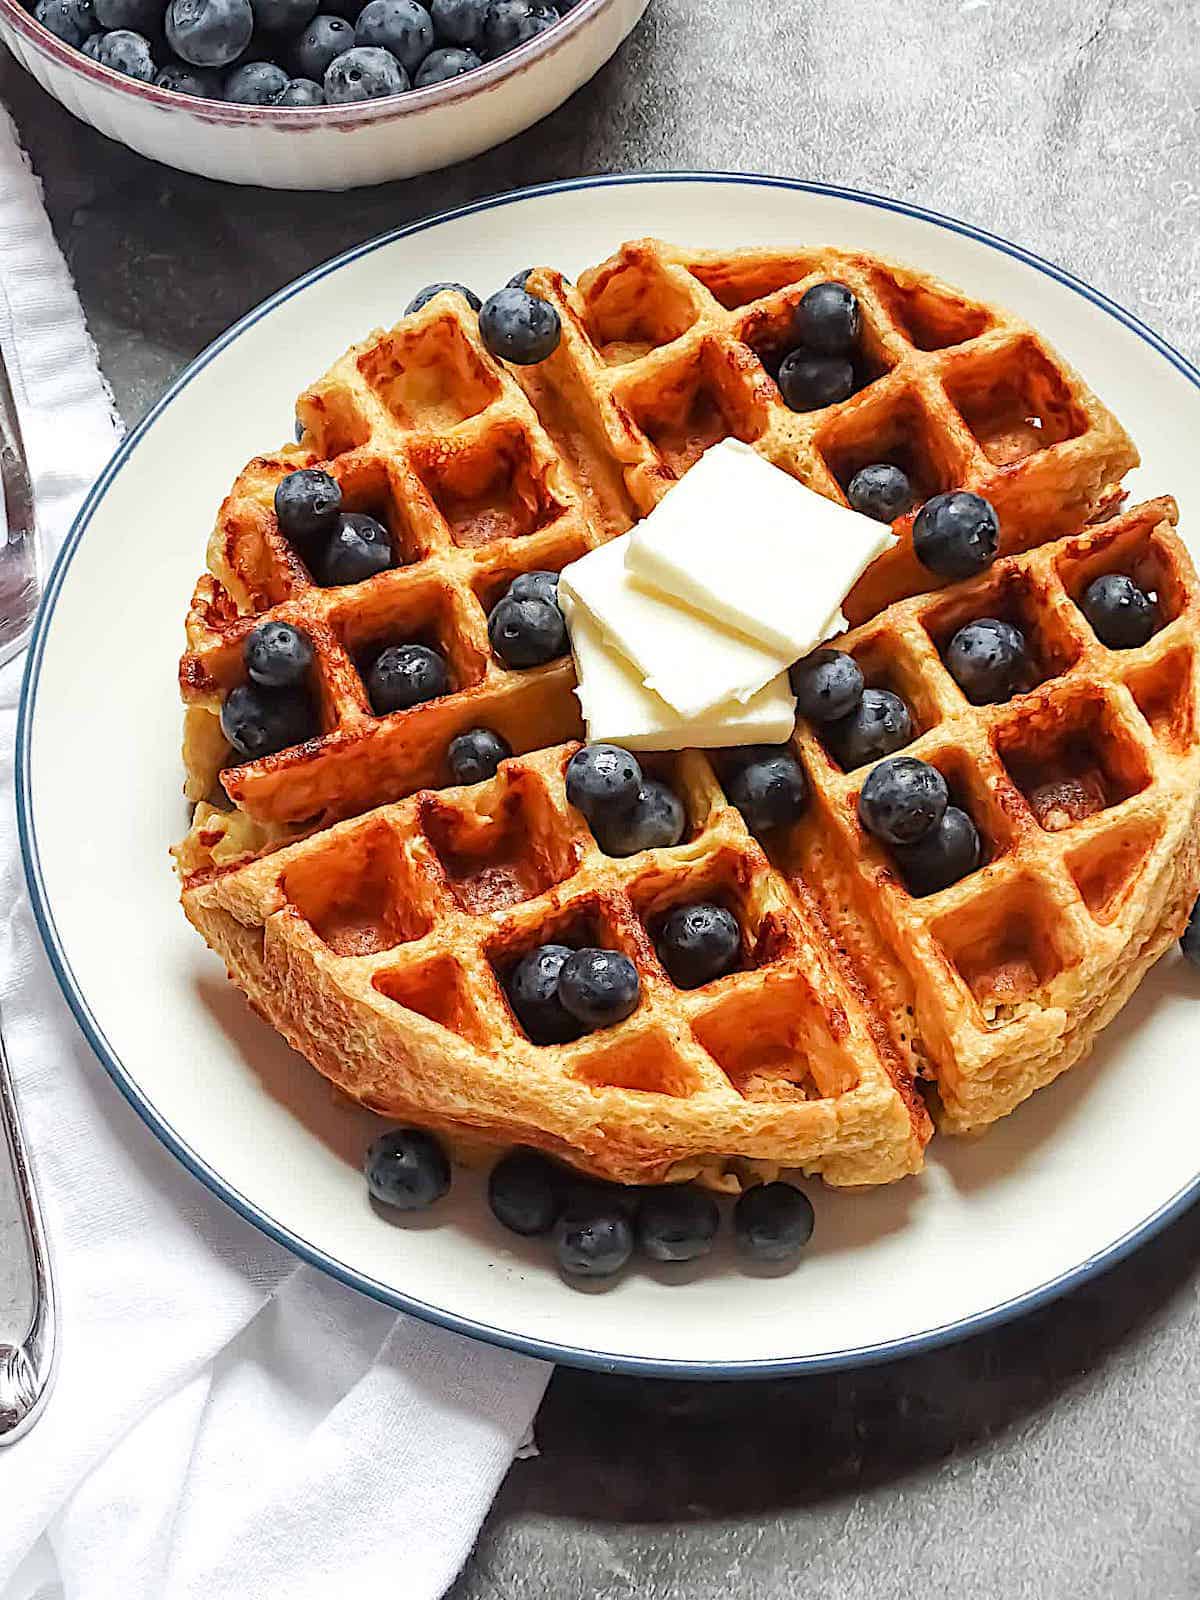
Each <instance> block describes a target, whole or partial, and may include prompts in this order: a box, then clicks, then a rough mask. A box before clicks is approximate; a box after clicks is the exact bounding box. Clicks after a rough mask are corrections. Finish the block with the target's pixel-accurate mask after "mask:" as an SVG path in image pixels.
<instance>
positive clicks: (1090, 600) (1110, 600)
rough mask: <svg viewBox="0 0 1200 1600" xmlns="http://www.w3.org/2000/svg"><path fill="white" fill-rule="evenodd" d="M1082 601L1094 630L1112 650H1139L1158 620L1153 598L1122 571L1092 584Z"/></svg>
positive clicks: (1084, 611) (1098, 637) (1110, 573)
mask: <svg viewBox="0 0 1200 1600" xmlns="http://www.w3.org/2000/svg"><path fill="white" fill-rule="evenodd" d="M1081 604H1082V608H1083V614H1084V616H1085V617H1086V618H1087V619H1088V621H1089V622H1090V623H1091V625H1092V632H1093V633H1094V634H1095V635H1096V637H1097V639H1099V641H1100V643H1101V644H1103V645H1107V646H1108V648H1109V649H1110V650H1136V649H1137V648H1138V647H1139V645H1143V644H1145V643H1146V641H1147V640H1148V639H1149V638H1150V636H1151V635H1152V634H1153V632H1154V628H1155V625H1156V623H1157V621H1158V617H1157V615H1156V610H1155V605H1154V601H1153V600H1151V598H1150V596H1149V595H1148V594H1147V593H1146V592H1145V590H1143V589H1139V588H1138V586H1137V584H1136V583H1134V581H1133V579H1132V578H1127V577H1126V576H1125V575H1124V573H1120V572H1108V573H1105V575H1104V576H1103V577H1102V578H1096V579H1094V580H1093V581H1092V582H1091V583H1089V584H1088V586H1087V588H1086V589H1085V590H1084V595H1083V600H1082V602H1081Z"/></svg>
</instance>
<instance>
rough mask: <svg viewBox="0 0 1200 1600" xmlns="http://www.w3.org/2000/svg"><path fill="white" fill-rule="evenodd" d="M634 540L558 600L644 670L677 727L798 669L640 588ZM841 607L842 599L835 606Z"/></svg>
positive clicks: (602, 555)
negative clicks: (633, 571) (581, 613)
mask: <svg viewBox="0 0 1200 1600" xmlns="http://www.w3.org/2000/svg"><path fill="white" fill-rule="evenodd" d="M674 493H675V490H672V491H671V495H674ZM668 498H670V496H669V497H668ZM631 537H632V535H630V534H628V533H627V534H624V535H623V536H622V537H621V538H620V539H614V540H612V542H611V543H610V544H606V545H601V547H600V548H599V549H598V550H592V551H590V552H589V553H588V554H587V555H586V556H582V557H580V559H579V560H578V561H574V562H572V563H571V565H570V566H569V567H565V568H564V569H563V571H562V573H561V574H560V575H559V580H558V592H559V596H560V597H562V596H564V595H565V596H568V597H569V598H570V600H571V601H572V602H573V603H574V605H575V606H576V609H577V610H578V609H583V610H585V611H587V613H588V614H589V616H590V617H591V619H592V621H593V622H594V623H595V624H596V625H597V626H598V627H599V628H600V630H601V632H602V633H603V634H604V636H605V638H606V639H607V640H608V641H609V643H610V644H611V645H613V646H615V648H616V649H618V650H619V651H620V652H621V654H622V655H623V656H625V657H626V659H627V660H628V661H630V662H632V664H633V666H634V667H636V668H637V670H638V673H639V674H640V681H641V682H642V683H644V684H645V686H646V688H647V689H649V690H650V691H651V692H652V693H653V694H655V695H657V696H659V697H661V698H662V699H663V700H665V701H666V702H667V704H668V705H670V706H672V707H674V709H675V711H676V712H677V713H678V717H677V720H682V721H685V722H686V721H688V720H690V719H693V718H696V717H701V716H703V715H704V714H705V713H707V712H711V711H713V710H714V709H715V708H716V707H718V706H723V705H727V704H728V703H729V702H730V701H734V702H745V701H748V700H749V699H750V698H751V697H752V696H753V695H755V694H757V693H758V691H759V690H760V689H761V688H762V687H763V686H764V685H765V684H767V683H770V682H771V680H772V679H773V678H777V677H778V676H779V674H780V672H781V671H782V670H783V669H784V668H785V667H787V666H789V665H790V664H791V661H792V659H793V658H792V657H791V656H790V655H788V656H785V655H781V654H780V652H779V651H777V650H769V649H764V648H763V647H762V646H761V645H758V644H755V643H754V641H753V640H751V639H747V638H746V637H745V636H744V635H742V634H738V633H734V632H731V631H730V629H729V628H727V627H725V626H723V625H722V623H721V622H720V621H714V620H713V619H712V618H711V617H707V616H703V615H701V614H700V613H699V612H697V611H694V610H692V609H691V607H690V606H687V605H681V604H678V603H676V602H675V601H674V600H673V599H672V598H670V597H668V596H664V595H660V594H656V593H654V592H653V591H651V590H648V589H645V588H643V587H641V585H640V584H637V583H635V582H634V581H633V578H632V576H631V575H630V573H629V572H628V571H627V569H626V555H627V553H628V550H629V542H630V539H631ZM840 600H841V596H840V595H838V596H837V597H836V601H835V603H837V602H840Z"/></svg>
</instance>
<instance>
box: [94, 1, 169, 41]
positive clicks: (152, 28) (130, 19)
mask: <svg viewBox="0 0 1200 1600" xmlns="http://www.w3.org/2000/svg"><path fill="white" fill-rule="evenodd" d="M166 9H167V7H166V0H92V10H93V11H94V12H95V14H96V22H97V23H98V24H99V26H100V27H101V28H128V29H130V30H131V31H132V32H133V33H142V34H153V33H159V32H160V31H161V29H162V25H163V14H164V12H165V11H166Z"/></svg>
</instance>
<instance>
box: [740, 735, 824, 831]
mask: <svg viewBox="0 0 1200 1600" xmlns="http://www.w3.org/2000/svg"><path fill="white" fill-rule="evenodd" d="M729 798H730V800H731V801H732V802H733V804H734V805H735V806H736V807H737V808H738V810H739V811H740V812H741V813H742V819H743V821H744V822H745V824H746V826H747V827H748V828H749V829H750V832H751V833H754V834H759V833H768V832H769V831H770V830H771V829H772V828H782V827H785V826H786V825H787V824H788V823H789V822H795V820H796V818H797V817H798V816H799V815H800V813H801V812H802V811H803V810H804V807H805V804H806V803H807V801H808V779H807V778H806V777H805V775H804V768H803V767H802V766H801V765H800V763H799V762H798V761H797V760H796V758H795V756H794V755H792V754H791V752H790V751H788V750H772V749H768V750H766V751H764V753H763V754H761V755H759V756H757V757H756V759H755V760H753V761H749V762H747V763H746V765H745V766H743V767H742V768H740V770H739V771H738V772H737V773H735V774H734V777H733V779H732V781H731V782H730V784H729Z"/></svg>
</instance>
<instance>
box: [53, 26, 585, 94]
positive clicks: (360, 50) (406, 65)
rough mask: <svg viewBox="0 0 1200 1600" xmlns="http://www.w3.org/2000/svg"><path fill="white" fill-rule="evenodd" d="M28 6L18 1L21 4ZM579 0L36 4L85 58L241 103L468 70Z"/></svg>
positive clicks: (386, 86)
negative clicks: (419, 2)
mask: <svg viewBox="0 0 1200 1600" xmlns="http://www.w3.org/2000/svg"><path fill="white" fill-rule="evenodd" d="M27 3H28V0H27ZM577 3H578V0H554V3H553V4H551V3H550V0H428V3H427V4H425V5H421V4H418V0H35V3H33V4H30V10H32V11H33V14H34V16H35V17H36V18H37V20H38V21H39V22H40V23H42V24H43V26H44V27H47V28H49V30H50V32H51V33H53V34H56V35H57V36H58V38H60V39H62V40H63V41H64V42H65V43H66V44H69V45H74V46H75V48H76V49H78V50H82V51H83V52H84V54H85V55H89V56H91V57H92V58H93V59H94V60H96V61H100V62H102V63H103V64H104V65H105V66H106V67H112V68H113V70H114V71H116V72H123V73H125V74H126V76H128V77H131V78H138V79H140V80H141V81H142V82H143V83H153V84H156V85H157V86H158V87H159V88H160V89H174V90H175V91H176V92H177V93H179V94H187V95H195V96H198V97H199V98H201V99H204V100H227V101H234V102H236V103H237V104H240V105H251V106H322V105H346V104H349V103H350V102H352V101H355V100H378V99H380V98H382V97H383V96H385V95H395V94H406V93H407V92H408V91H409V90H410V89H414V88H415V89H427V88H429V87H430V86H431V85H432V84H437V83H445V82H447V81H448V80H449V79H451V78H457V77H460V76H461V75H462V74H463V73H464V72H471V71H472V70H473V69H474V68H476V67H480V66H482V65H483V63H484V62H485V61H494V60H496V59H497V58H498V57H499V56H503V55H506V54H507V53H508V51H510V50H515V49H516V47H517V46H518V45H521V44H525V43H526V42H527V41H528V40H530V39H533V38H535V37H536V36H537V35H538V34H539V33H544V32H545V30H546V29H547V28H552V27H553V26H554V24H555V23H556V22H558V21H559V20H560V19H561V18H562V16H563V15H564V14H565V13H566V12H567V11H569V10H571V9H572V7H573V6H574V5H576V4H577Z"/></svg>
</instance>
